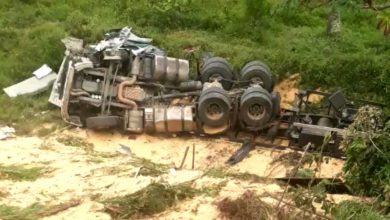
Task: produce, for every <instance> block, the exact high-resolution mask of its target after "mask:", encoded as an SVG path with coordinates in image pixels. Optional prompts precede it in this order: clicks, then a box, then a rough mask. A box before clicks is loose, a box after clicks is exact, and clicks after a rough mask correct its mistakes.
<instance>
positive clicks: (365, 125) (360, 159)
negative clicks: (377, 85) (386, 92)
mask: <svg viewBox="0 0 390 220" xmlns="http://www.w3.org/2000/svg"><path fill="white" fill-rule="evenodd" d="M382 123H383V122H382V120H381V115H380V111H378V110H376V109H374V108H371V107H363V108H362V109H360V110H359V112H358V114H357V116H356V120H355V122H354V123H353V124H352V125H351V126H350V127H349V129H348V131H347V133H346V137H345V139H344V145H345V146H346V154H347V160H346V163H345V165H344V171H345V180H346V183H347V184H348V186H350V188H351V189H352V190H353V191H354V192H355V193H356V194H359V195H367V196H374V197H377V198H378V199H379V201H381V202H382V203H381V205H382V206H384V207H385V208H387V209H388V208H389V207H390V176H389V173H390V133H389V132H390V123H389V122H388V123H387V124H386V125H385V126H384V127H383V128H382V127H380V126H379V125H381V124H382Z"/></svg>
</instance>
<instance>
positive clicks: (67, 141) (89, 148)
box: [57, 135, 94, 153]
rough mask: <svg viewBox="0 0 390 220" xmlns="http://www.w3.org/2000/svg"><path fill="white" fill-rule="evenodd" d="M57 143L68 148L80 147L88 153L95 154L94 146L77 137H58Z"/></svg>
mask: <svg viewBox="0 0 390 220" xmlns="http://www.w3.org/2000/svg"><path fill="white" fill-rule="evenodd" d="M57 141H58V142H59V143H61V144H64V145H66V146H72V147H79V148H81V149H83V150H84V151H85V152H86V153H93V151H94V145H93V144H92V143H90V142H88V141H87V140H85V139H84V138H81V137H77V136H74V135H62V136H59V137H57Z"/></svg>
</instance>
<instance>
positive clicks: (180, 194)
mask: <svg viewBox="0 0 390 220" xmlns="http://www.w3.org/2000/svg"><path fill="white" fill-rule="evenodd" d="M222 187H223V183H221V184H217V185H212V186H208V187H204V188H201V189H197V188H194V187H193V185H192V182H186V183H181V184H178V185H173V186H171V185H167V184H161V183H152V184H150V185H149V186H147V187H145V188H143V189H141V190H139V191H137V192H135V193H133V194H129V195H125V196H120V197H116V198H111V199H107V200H105V201H103V203H104V204H105V212H107V213H109V214H110V215H111V216H112V217H113V218H114V219H130V218H131V219H134V218H137V217H145V216H150V215H153V214H157V213H160V212H163V211H165V210H166V209H168V208H170V207H172V206H174V205H175V204H177V202H179V201H182V200H185V199H190V198H193V197H195V196H200V195H206V196H216V195H217V194H218V193H219V191H220V190H221V188H222Z"/></svg>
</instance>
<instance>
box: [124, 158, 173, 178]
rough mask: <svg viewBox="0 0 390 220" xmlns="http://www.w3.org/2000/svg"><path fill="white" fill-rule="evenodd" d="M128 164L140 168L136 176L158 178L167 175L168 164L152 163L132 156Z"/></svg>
mask: <svg viewBox="0 0 390 220" xmlns="http://www.w3.org/2000/svg"><path fill="white" fill-rule="evenodd" d="M129 163H130V164H131V165H132V166H134V167H139V168H140V169H139V172H138V175H141V176H154V177H156V176H160V175H162V174H164V173H167V172H168V170H169V168H170V166H169V165H168V164H159V163H154V162H152V161H150V160H148V159H145V158H140V157H136V156H134V155H133V156H132V157H131V161H130V162H129Z"/></svg>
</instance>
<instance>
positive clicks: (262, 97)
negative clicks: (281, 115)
mask: <svg viewBox="0 0 390 220" xmlns="http://www.w3.org/2000/svg"><path fill="white" fill-rule="evenodd" d="M273 114H274V111H273V104H272V98H271V95H270V94H269V92H268V91H266V90H265V89H263V88H262V87H251V88H248V89H247V90H245V92H244V94H243V95H242V96H241V101H240V120H241V124H242V125H243V126H244V128H246V129H248V130H251V131H259V130H261V129H263V128H264V127H265V126H266V125H267V123H268V122H269V121H270V119H271V118H272V116H273Z"/></svg>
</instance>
